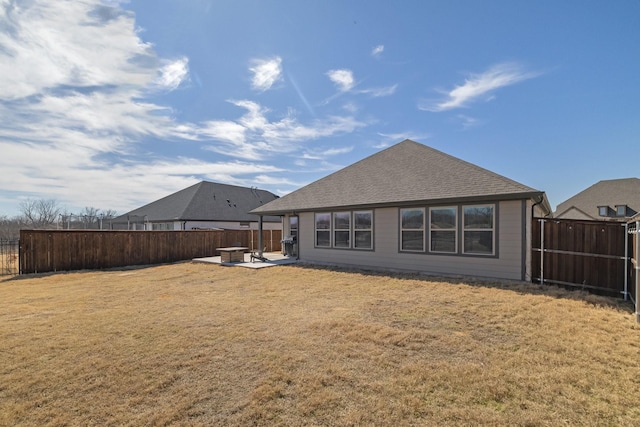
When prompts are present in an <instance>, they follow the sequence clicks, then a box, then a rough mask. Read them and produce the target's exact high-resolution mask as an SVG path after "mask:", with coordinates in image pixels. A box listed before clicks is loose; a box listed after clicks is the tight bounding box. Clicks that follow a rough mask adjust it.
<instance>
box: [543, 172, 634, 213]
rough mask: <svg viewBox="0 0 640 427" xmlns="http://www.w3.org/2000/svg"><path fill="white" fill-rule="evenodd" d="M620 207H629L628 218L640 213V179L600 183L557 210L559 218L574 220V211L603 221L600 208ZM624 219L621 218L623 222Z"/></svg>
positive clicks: (565, 202)
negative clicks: (599, 211)
mask: <svg viewBox="0 0 640 427" xmlns="http://www.w3.org/2000/svg"><path fill="white" fill-rule="evenodd" d="M618 205H627V207H628V208H629V212H627V215H626V216H634V215H637V214H638V212H640V179H639V178H624V179H608V180H603V181H599V182H597V183H595V184H593V185H592V186H591V187H589V188H587V189H585V190H583V191H581V192H580V193H578V194H576V195H575V196H573V197H571V198H569V199H567V200H565V201H564V202H562V203H560V204H559V205H558V206H557V208H556V214H555V215H554V217H557V218H572V217H573V216H574V214H573V213H572V212H571V211H573V210H577V211H580V212H582V213H584V214H585V216H586V217H589V218H591V219H597V220H600V219H603V217H601V216H600V215H599V213H598V206H609V207H610V208H611V209H614V208H615V207H616V206H618ZM623 219H624V218H620V220H623Z"/></svg>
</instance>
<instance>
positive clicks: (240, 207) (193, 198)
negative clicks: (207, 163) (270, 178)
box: [111, 181, 282, 230]
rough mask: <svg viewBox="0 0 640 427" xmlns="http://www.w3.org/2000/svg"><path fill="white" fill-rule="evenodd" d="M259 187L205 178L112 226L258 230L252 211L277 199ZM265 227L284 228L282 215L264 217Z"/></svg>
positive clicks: (112, 223)
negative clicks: (221, 182)
mask: <svg viewBox="0 0 640 427" xmlns="http://www.w3.org/2000/svg"><path fill="white" fill-rule="evenodd" d="M277 198H278V196H276V195H275V194H273V193H270V192H268V191H265V190H258V189H256V188H248V187H238V186H235V185H226V184H218V183H215V182H208V181H202V182H200V183H198V184H195V185H192V186H191V187H188V188H185V189H184V190H180V191H178V192H176V193H173V194H170V195H168V196H166V197H163V198H162V199H159V200H156V201H155V202H151V203H149V204H148V205H145V206H142V207H140V208H138V209H134V210H132V211H131V212H127V213H126V214H124V215H121V216H119V217H117V218H114V219H113V220H112V221H111V228H112V229H124V230H193V229H227V230H241V229H257V228H258V217H257V216H255V215H251V214H249V211H250V210H252V209H255V208H257V207H259V206H262V205H264V204H265V203H268V202H271V201H273V200H275V199H277ZM263 221H264V224H263V229H266V230H281V229H282V220H281V218H280V217H278V216H267V217H264V218H263Z"/></svg>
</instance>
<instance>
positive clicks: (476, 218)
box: [462, 205, 495, 255]
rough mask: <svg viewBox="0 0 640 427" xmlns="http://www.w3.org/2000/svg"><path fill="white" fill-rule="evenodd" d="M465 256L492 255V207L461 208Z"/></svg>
mask: <svg viewBox="0 0 640 427" xmlns="http://www.w3.org/2000/svg"><path fill="white" fill-rule="evenodd" d="M462 209H463V221H462V223H463V233H464V247H463V251H464V253H465V254H481V255H493V254H494V235H495V233H494V222H495V221H494V210H495V209H494V206H493V205H486V206H463V208H462Z"/></svg>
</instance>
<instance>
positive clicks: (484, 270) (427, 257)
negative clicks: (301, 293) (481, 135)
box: [298, 200, 531, 280]
mask: <svg viewBox="0 0 640 427" xmlns="http://www.w3.org/2000/svg"><path fill="white" fill-rule="evenodd" d="M495 204H496V207H497V216H496V229H495V230H496V231H495V232H496V253H497V256H494V257H490V256H472V255H441V254H437V255H436V254H428V253H419V254H418V253H405V252H400V250H399V235H400V231H399V209H398V208H380V209H375V210H374V249H373V251H370V250H369V251H367V250H354V249H328V248H315V247H314V234H315V224H314V221H315V220H314V213H313V212H304V213H301V214H300V219H299V221H300V224H299V227H300V238H299V240H298V244H299V257H300V259H301V260H302V261H307V262H312V263H313V262H318V263H329V264H334V265H342V266H355V267H361V268H371V269H382V270H395V271H407V272H423V273H430V274H441V275H455V276H460V275H463V276H476V277H488V278H499V279H510V280H523V279H524V278H525V277H526V275H527V274H529V275H530V271H531V270H530V263H531V260H530V249H529V248H530V247H531V242H530V235H531V233H530V223H531V221H530V217H531V204H528V205H527V204H526V203H523V201H521V200H514V201H503V202H496V203H495ZM527 209H528V210H527ZM460 232H461V231H460V230H458V233H460ZM527 256H528V257H529V259H528V261H527Z"/></svg>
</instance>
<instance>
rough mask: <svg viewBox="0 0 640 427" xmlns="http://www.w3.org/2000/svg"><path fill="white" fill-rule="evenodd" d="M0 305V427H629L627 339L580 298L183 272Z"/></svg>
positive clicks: (33, 294) (334, 276)
mask: <svg viewBox="0 0 640 427" xmlns="http://www.w3.org/2000/svg"><path fill="white" fill-rule="evenodd" d="M0 301H1V304H0V425H18V426H47V425H48V426H64V425H83V426H92V425H93V426H121V425H123V426H128V425H130V426H138V425H151V426H165V425H177V426H192V425H193V426H198V425H202V426H210V425H224V426H249V425H270V426H271V425H276V426H277V425H282V426H302V425H322V426H325V425H332V426H353V425H394V426H402V425H406V426H409V425H531V426H535V425H554V426H555V425H616V426H637V425H639V424H640V404H639V403H638V402H639V399H640V327H639V326H638V325H637V324H636V323H635V319H634V316H633V313H632V309H631V306H630V304H628V303H624V302H622V301H617V300H613V299H608V298H603V297H595V296H589V295H587V294H584V293H576V292H574V293H571V292H567V291H564V290H559V289H555V288H549V287H540V286H537V285H532V284H528V285H527V284H517V283H480V282H478V283H472V282H469V281H455V280H442V281H436V280H434V279H433V278H426V277H421V276H390V275H380V274H368V273H363V272H349V271H337V270H331V269H320V268H311V267H308V266H307V267H305V266H282V267H273V268H268V269H261V270H250V269H244V268H229V267H222V266H216V265H206V264H192V263H179V264H173V265H163V266H156V267H149V268H141V269H129V270H119V271H102V272H79V273H69V274H55V275H47V276H40V277H37V276H29V277H19V278H16V279H11V280H6V279H5V280H3V281H0Z"/></svg>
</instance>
